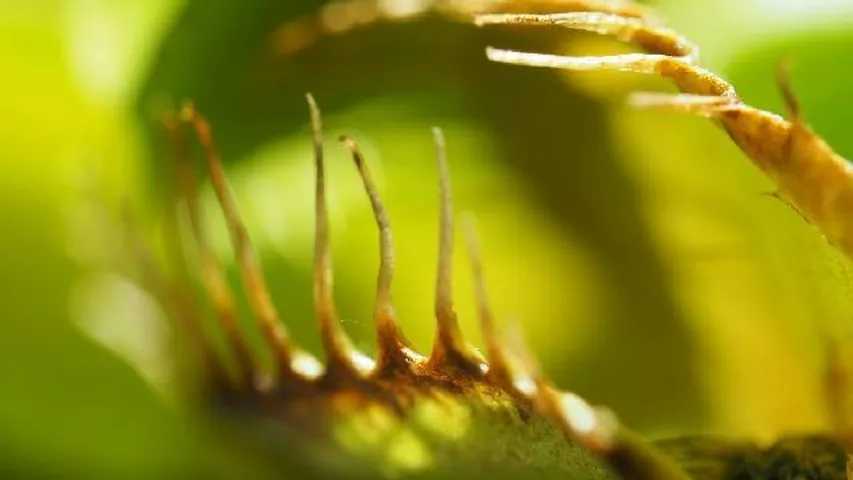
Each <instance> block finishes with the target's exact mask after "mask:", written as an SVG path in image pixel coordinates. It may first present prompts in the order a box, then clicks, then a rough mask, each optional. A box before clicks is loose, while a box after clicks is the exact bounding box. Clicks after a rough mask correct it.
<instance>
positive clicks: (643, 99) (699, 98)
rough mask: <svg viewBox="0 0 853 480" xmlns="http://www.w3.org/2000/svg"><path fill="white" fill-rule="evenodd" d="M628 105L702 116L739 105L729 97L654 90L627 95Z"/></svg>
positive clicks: (728, 109)
mask: <svg viewBox="0 0 853 480" xmlns="http://www.w3.org/2000/svg"><path fill="white" fill-rule="evenodd" d="M628 105H630V106H632V107H634V108H642V109H653V110H663V111H672V112H678V113H690V114H694V115H701V116H704V117H718V116H719V115H720V114H722V113H724V112H727V111H730V110H732V109H735V108H740V106H741V105H740V104H739V102H737V101H736V100H735V99H732V98H731V97H722V96H718V95H693V94H689V93H678V94H669V93H654V92H637V93H633V94H631V95H630V96H629V97H628Z"/></svg>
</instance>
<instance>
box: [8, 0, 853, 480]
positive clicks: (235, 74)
mask: <svg viewBox="0 0 853 480" xmlns="http://www.w3.org/2000/svg"><path fill="white" fill-rule="evenodd" d="M321 4H322V2H317V1H308V0H289V1H287V2H275V1H266V0H252V1H245V2H226V1H213V2H209V1H195V0H145V1H108V0H63V1H46V0H38V1H23V0H7V1H5V2H3V3H2V4H0V58H2V59H3V67H2V68H3V75H2V76H0V92H2V93H0V112H3V115H2V117H0V145H2V148H0V165H2V170H0V172H2V175H0V229H1V230H0V231H2V235H0V248H2V254H0V274H2V277H0V305H2V307H0V312H2V316H3V319H2V321H3V332H4V333H3V335H0V476H2V477H4V478H42V477H45V478H48V477H49V478H102V477H103V478H170V477H177V478H186V477H194V476H200V475H203V476H205V477H206V478H234V477H235V476H237V475H242V476H246V475H248V476H251V477H252V478H267V477H270V478H273V477H274V475H275V469H274V468H273V467H272V466H271V465H270V464H269V463H268V461H267V460H266V459H265V458H264V457H263V456H262V455H260V454H258V453H257V452H252V451H247V449H245V448H243V447H242V446H241V445H239V444H237V443H236V442H234V441H231V440H229V439H228V438H227V436H223V435H219V434H218V432H216V431H215V429H212V428H210V427H204V426H201V425H200V423H203V422H199V421H198V418H197V416H196V414H195V413H194V409H193V407H192V405H191V404H189V403H187V402H185V401H183V400H182V398H183V396H182V394H181V392H182V388H181V386H182V385H185V384H186V379H182V378H180V377H176V375H175V374H174V371H175V368H174V367H175V365H176V364H180V363H181V362H182V361H183V360H182V357H184V356H185V355H186V351H185V349H184V350H182V349H181V348H180V345H176V344H175V343H174V342H173V337H174V335H173V328H172V325H171V323H170V322H169V320H168V318H167V316H166V315H165V313H164V310H163V307H162V306H160V305H158V303H157V302H156V301H155V300H154V298H153V297H152V296H151V295H150V294H149V293H148V292H146V291H145V289H144V288H142V286H141V285H140V283H139V281H138V280H137V279H136V278H135V277H134V276H133V275H132V274H131V273H130V270H131V269H130V268H128V265H129V264H130V263H132V260H131V259H130V258H129V254H128V248H127V245H126V236H125V235H123V231H122V218H125V217H123V214H122V212H123V211H129V212H132V218H133V221H134V223H135V224H137V225H138V226H139V229H140V231H141V235H142V236H143V237H144V238H146V239H147V240H148V241H149V242H150V243H151V245H153V246H154V247H155V248H156V247H159V246H160V245H161V243H162V241H161V240H162V237H163V232H164V230H165V228H164V220H163V210H164V209H166V208H169V207H170V204H169V199H170V191H171V189H172V180H171V172H170V164H169V161H170V160H169V157H168V155H169V153H168V150H167V149H166V147H165V143H164V136H163V132H162V131H161V129H160V125H159V123H158V119H159V115H160V114H162V112H163V111H165V110H166V109H169V108H174V107H175V106H176V105H178V104H179V103H180V102H181V101H183V100H185V99H193V100H194V101H195V102H196V103H197V105H198V107H199V109H200V110H201V111H203V112H204V113H206V114H207V115H208V116H209V117H210V119H211V122H212V124H213V126H214V129H215V134H216V136H217V140H218V143H219V144H220V146H221V149H222V152H223V156H224V158H225V161H226V162H227V169H228V174H229V176H230V178H231V180H232V182H233V186H234V190H235V193H236V195H237V197H238V199H239V204H240V207H241V210H242V212H243V214H244V216H245V218H246V221H247V223H248V226H249V229H250V231H251V234H252V237H253V240H254V242H255V244H256V246H257V248H258V250H259V252H260V255H261V258H262V260H263V264H264V267H265V271H266V273H267V275H268V280H269V283H270V284H271V288H272V290H273V293H274V297H275V301H276V303H277V305H278V306H279V308H280V309H281V311H282V312H283V315H282V316H283V317H284V319H285V322H286V323H287V325H288V327H289V328H290V329H291V330H292V331H293V334H294V336H295V337H296V338H297V339H298V341H299V342H300V343H301V344H303V345H304V346H306V347H307V348H308V349H310V350H312V351H314V352H316V353H317V354H321V352H320V350H319V339H318V336H317V334H316V327H315V324H314V321H313V319H312V316H311V311H312V307H311V298H312V297H311V291H310V278H311V277H310V275H311V273H310V268H311V255H312V252H311V248H312V235H313V224H312V221H313V220H312V209H313V199H312V172H313V167H312V163H311V149H310V143H309V137H308V132H307V113H306V106H305V105H304V100H303V95H304V93H305V92H306V91H312V92H313V93H314V94H315V96H316V97H317V99H318V101H319V102H320V105H321V107H322V108H323V109H324V112H325V114H326V124H327V137H326V138H327V142H326V147H327V150H328V152H329V157H330V158H329V168H330V175H329V176H330V178H329V181H330V190H331V197H332V198H331V199H330V201H331V215H332V222H333V223H332V228H333V238H332V241H333V248H334V258H335V266H336V275H337V276H336V288H337V292H336V293H337V299H338V302H339V309H340V311H341V313H342V316H343V317H344V319H345V320H344V321H345V327H346V329H347V330H348V331H349V332H350V333H351V335H352V336H353V337H354V339H355V341H356V343H357V345H358V346H359V347H360V348H362V349H363V350H365V351H373V349H374V344H373V334H372V328H373V326H372V322H371V320H370V316H371V311H372V299H373V288H374V280H375V271H376V267H377V264H378V255H377V248H376V233H375V231H374V229H373V221H372V218H371V216H370V209H369V204H368V201H367V199H366V198H365V197H364V195H363V193H362V187H361V185H360V183H359V180H358V177H357V175H356V173H355V170H354V169H353V168H352V165H351V163H350V162H349V160H348V158H347V156H346V155H345V154H344V151H343V150H342V149H341V148H340V146H339V145H338V144H337V142H336V141H335V138H336V137H337V135H338V134H341V133H348V134H351V135H353V136H354V137H355V138H356V139H357V140H358V141H359V142H360V143H361V145H362V147H363V149H364V151H365V153H366V156H367V157H368V162H369V163H370V165H371V167H372V168H373V170H374V172H375V175H376V177H377V179H378V181H379V184H380V188H381V191H382V194H383V196H384V199H385V201H386V203H387V205H388V208H389V211H390V215H391V221H392V224H393V226H394V229H395V235H396V246H397V250H398V275H397V278H396V280H395V286H394V296H395V300H396V305H397V308H398V311H399V314H400V319H401V322H402V324H403V326H404V329H405V331H406V333H407V334H408V335H409V337H410V338H411V339H412V340H413V341H414V343H415V345H416V346H417V347H418V349H419V350H421V351H428V350H429V346H430V341H431V339H432V332H433V329H432V328H433V327H432V314H431V309H432V288H433V283H434V267H435V256H436V245H435V240H436V236H437V231H436V230H437V221H436V219H437V205H436V204H437V191H436V188H437V187H436V175H435V170H434V157H433V146H432V144H431V136H430V132H429V127H431V126H433V125H439V126H441V127H443V128H444V130H445V132H446V135H447V138H448V143H449V155H450V159H451V169H452V173H453V182H454V187H455V194H456V207H457V210H458V211H470V212H473V213H474V215H475V216H476V218H477V223H478V226H479V230H480V233H481V236H482V238H483V244H484V245H483V249H484V256H485V261H486V267H487V272H486V276H487V280H488V283H489V287H490V289H491V292H492V297H493V299H494V304H495V308H496V310H497V312H499V316H500V318H501V321H502V322H503V323H511V324H518V325H520V326H521V330H522V331H523V332H524V336H525V338H526V340H527V342H528V343H529V345H530V347H531V350H532V351H533V352H535V353H536V355H537V357H538V358H539V359H540V360H541V362H542V365H543V368H544V369H545V370H546V371H547V372H548V373H549V374H550V375H551V376H552V377H553V378H554V379H555V380H556V381H557V383H558V384H559V385H561V386H563V387H567V388H572V389H574V390H576V391H578V392H579V393H581V394H582V395H584V396H585V397H587V398H589V399H590V400H592V401H594V402H595V403H601V404H605V405H608V406H610V407H612V408H613V409H614V410H615V411H616V412H618V413H619V415H620V417H621V418H622V419H623V420H624V421H625V422H626V423H628V424H630V425H632V426H634V427H636V428H638V429H639V430H641V431H642V432H644V433H646V434H648V435H649V436H651V437H662V436H669V435H678V434H685V433H716V434H724V435H730V436H744V437H749V438H754V439H757V440H759V441H768V440H771V439H773V438H775V437H777V436H779V435H781V434H784V433H792V432H802V431H812V430H823V429H827V428H830V427H831V419H830V417H829V415H828V413H827V412H828V411H827V406H826V398H825V383H824V378H825V372H826V357H827V351H828V347H827V346H828V345H830V344H839V345H842V346H843V345H844V344H845V343H846V342H848V341H849V339H850V336H851V335H850V334H851V331H853V318H851V315H853V304H851V289H850V287H851V282H850V271H849V267H848V265H847V263H846V262H845V261H844V260H843V259H842V258H841V257H840V256H839V255H838V254H836V253H835V252H834V251H832V249H831V248H829V247H828V246H827V245H826V242H825V241H824V240H823V239H822V238H821V237H820V236H819V234H818V233H817V232H816V231H815V230H814V229H813V228H812V227H810V226H809V225H808V224H806V223H805V222H804V221H803V220H802V219H801V218H800V217H799V216H798V215H797V214H796V213H795V212H794V211H793V210H792V209H791V208H789V207H788V206H786V205H785V204H783V203H782V202H780V201H778V200H777V199H775V198H773V197H772V195H769V194H770V193H772V190H773V187H772V185H771V184H770V183H769V182H768V181H767V180H765V179H764V178H762V177H761V175H760V174H759V173H758V171H757V170H756V169H755V168H753V167H752V166H751V165H750V164H749V163H748V160H747V159H746V157H745V156H744V155H743V154H742V153H740V152H739V151H738V150H737V149H736V148H735V147H734V146H733V145H732V144H731V142H730V141H729V140H728V139H727V138H726V136H725V135H724V133H723V132H721V131H720V130H718V129H716V128H715V127H714V126H713V124H711V123H710V122H708V121H704V120H701V119H695V118H688V117H683V116H677V115H670V114H663V113H650V112H637V111H632V110H630V109H628V108H626V107H625V106H624V97H625V95H626V94H627V93H628V92H630V91H632V90H637V89H661V90H671V87H669V86H668V85H666V84H665V83H663V82H661V81H658V80H655V79H649V78H643V77H639V76H634V75H627V74H563V73H560V72H552V71H544V70H527V69H522V68H518V67H510V66H502V65H492V64H489V63H487V62H486V60H485V58H484V56H483V48H484V47H485V46H486V45H488V44H494V45H498V46H509V47H516V48H534V49H537V50H548V51H558V52H566V53H575V54H588V53H607V52H619V51H624V50H625V49H626V48H628V47H626V46H624V45H619V44H617V43H615V42H612V41H609V40H606V39H602V38H599V37H595V36H591V35H580V34H568V33H566V32H559V31H545V32H538V31H532V30H502V29H495V30H477V29H474V28H472V27H470V26H467V25H463V24H460V23H454V22H449V21H446V20H442V19H439V18H438V17H427V18H426V19H423V20H411V21H405V22H400V23H395V24H381V25H377V26H371V27H364V28H358V29H355V30H353V31H351V32H348V33H345V34H340V35H332V36H329V37H328V38H322V39H318V40H317V41H316V42H314V43H312V44H310V45H306V46H304V47H303V48H301V49H299V50H298V51H291V50H289V49H288V48H286V45H283V44H282V41H283V40H282V35H281V27H282V26H283V25H287V24H288V23H289V22H292V21H294V20H296V19H299V18H302V17H303V16H304V15H307V14H310V13H311V12H314V11H316V10H317V9H318V7H319V6H320V5H321ZM654 7H655V8H656V9H657V10H658V11H659V12H660V13H661V15H662V16H663V17H664V18H666V19H667V20H668V22H669V23H670V24H671V25H672V26H674V27H675V28H677V29H678V30H679V31H681V32H683V33H685V34H686V35H688V36H689V37H690V38H692V39H693V40H694V41H696V42H697V43H699V45H701V46H702V47H703V58H704V61H705V63H706V64H707V65H708V66H710V67H711V68H713V69H715V70H717V71H719V72H721V73H722V74H723V75H724V76H725V77H726V78H728V79H730V80H732V81H733V83H734V84H735V85H736V86H737V87H738V89H739V91H740V93H741V95H742V96H743V97H744V99H745V100H746V101H747V102H749V103H751V104H753V105H755V106H759V107H763V108H767V109H770V110H773V111H781V103H780V101H779V99H778V95H777V93H776V90H775V87H774V81H773V75H774V70H775V66H776V64H777V62H778V61H780V60H781V59H785V58H790V59H791V60H792V61H793V65H794V70H793V81H794V85H795V88H796V90H797V91H798V93H799V94H800V96H801V97H802V102H803V106H804V111H805V112H806V117H807V118H808V120H809V122H810V123H811V124H812V125H813V126H814V127H815V128H816V130H817V131H818V132H820V133H821V134H822V135H823V136H825V138H827V139H828V141H829V142H830V143H831V144H832V145H833V146H834V147H836V149H837V150H838V151H839V153H841V154H842V155H845V156H847V157H848V158H850V157H851V156H853V136H851V135H850V125H851V124H853V93H851V91H850V89H849V88H848V85H849V81H848V78H849V76H850V75H853V62H851V60H850V59H851V58H853V3H850V2H848V1H844V0H820V1H807V0H794V1H791V0H737V1H735V0H718V1H713V2H703V1H699V0H677V1H676V0H661V1H658V2H654ZM203 200H204V202H203V204H204V205H205V206H206V207H207V208H206V211H207V212H208V214H209V215H207V217H206V219H207V222H206V224H207V226H208V227H209V230H210V232H211V236H212V241H213V244H214V247H215V249H216V251H217V252H218V254H219V255H220V256H221V258H223V259H224V260H225V262H226V265H227V266H228V268H229V272H230V273H231V277H232V280H233V281H234V284H235V285H237V277H236V275H235V272H234V265H233V261H232V260H231V258H232V257H231V252H230V248H229V245H228V241H227V236H226V234H225V233H226V232H225V229H224V226H223V225H222V223H221V221H220V220H219V219H218V218H217V216H216V215H215V212H216V208H215V203H214V202H213V197H212V195H211V192H210V191H209V190H208V189H207V188H206V187H205V189H203ZM459 247H460V248H459V249H458V250H459V252H460V255H459V257H460V258H459V259H458V262H457V263H458V267H457V280H458V281H457V283H456V295H457V303H458V305H457V307H458V311H459V314H460V318H461V321H462V324H463V329H464V331H465V332H466V334H467V335H468V336H469V337H470V338H471V340H472V342H474V343H475V344H479V342H480V337H479V333H478V331H477V327H476V318H475V315H474V308H473V305H472V302H471V296H472V295H471V288H470V282H469V276H468V274H467V270H466V269H465V258H464V255H461V253H463V251H464V250H463V248H461V247H462V244H461V242H460V245H459ZM160 260H162V261H163V262H164V263H165V268H166V270H167V271H170V265H169V264H168V257H165V256H164V257H162V258H161V259H160ZM246 329H247V331H248V332H249V333H250V335H253V338H257V333H256V332H254V330H253V327H252V326H251V324H250V323H249V322H248V321H247V322H246Z"/></svg>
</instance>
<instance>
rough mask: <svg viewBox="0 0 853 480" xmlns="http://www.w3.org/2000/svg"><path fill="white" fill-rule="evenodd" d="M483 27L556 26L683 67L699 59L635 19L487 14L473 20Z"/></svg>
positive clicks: (664, 32)
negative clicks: (601, 37) (677, 61)
mask: <svg viewBox="0 0 853 480" xmlns="http://www.w3.org/2000/svg"><path fill="white" fill-rule="evenodd" d="M475 22H476V24H477V25H478V26H483V25H534V26H542V25H556V26H561V27H565V28H569V29H572V30H582V31H586V32H592V33H597V34H600V35H609V36H612V37H615V38H617V39H619V40H620V41H623V42H630V43H634V44H636V45H638V46H640V47H641V48H644V49H645V50H647V51H649V52H652V53H655V54H661V55H665V56H668V57H672V58H677V59H680V60H682V61H684V62H685V63H694V62H696V61H697V60H698V59H699V48H698V47H697V46H696V45H694V44H693V43H692V42H690V41H689V40H687V39H686V38H684V37H682V36H681V35H679V34H677V33H676V32H674V31H672V30H669V29H666V28H662V27H657V26H653V25H649V24H648V23H646V22H644V21H642V20H640V19H637V18H628V17H624V16H621V15H613V14H608V13H600V12H571V13H554V14H544V15H537V14H513V13H507V14H487V15H478V16H477V17H476V18H475Z"/></svg>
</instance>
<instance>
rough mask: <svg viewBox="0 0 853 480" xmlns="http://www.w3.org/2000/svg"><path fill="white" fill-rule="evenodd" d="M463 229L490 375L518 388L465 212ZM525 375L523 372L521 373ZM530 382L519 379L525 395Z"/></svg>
mask: <svg viewBox="0 0 853 480" xmlns="http://www.w3.org/2000/svg"><path fill="white" fill-rule="evenodd" d="M462 225H463V227H464V228H463V230H464V231H465V240H466V242H465V243H466V245H467V247H468V258H469V260H470V262H471V274H472V277H473V283H474V295H475V297H476V300H477V313H478V314H479V316H480V328H481V330H482V332H483V341H484V342H485V344H486V354H487V356H488V359H489V376H490V377H492V379H494V380H495V381H496V382H498V383H499V384H501V385H502V386H504V387H506V388H511V389H513V390H516V391H519V389H517V388H516V385H515V377H516V374H515V372H513V368H512V365H511V361H510V359H509V355H508V352H507V351H506V349H505V348H504V346H503V344H502V343H501V339H500V338H498V332H497V327H496V326H495V320H494V313H493V312H492V307H491V304H490V302H489V296H488V292H487V291H486V282H485V280H484V278H483V263H482V255H481V250H480V240H479V237H478V235H477V228H476V226H475V225H474V218H473V216H471V215H467V216H466V217H465V218H464V219H463V222H462ZM522 376H524V375H522ZM531 384H532V382H524V381H522V382H521V387H522V388H521V391H519V393H523V394H524V395H525V396H527V395H528V392H530V390H531V389H530V388H527V387H528V386H529V385H531Z"/></svg>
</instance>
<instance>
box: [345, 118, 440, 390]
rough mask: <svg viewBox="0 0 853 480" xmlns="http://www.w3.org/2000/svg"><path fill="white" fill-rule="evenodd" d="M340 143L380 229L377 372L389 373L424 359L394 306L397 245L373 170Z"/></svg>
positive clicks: (353, 144) (356, 152) (351, 142)
mask: <svg viewBox="0 0 853 480" xmlns="http://www.w3.org/2000/svg"><path fill="white" fill-rule="evenodd" d="M340 141H341V142H343V143H344V145H346V147H347V148H348V149H349V150H350V153H352V158H353V162H354V163H355V166H356V168H357V169H358V173H359V175H360V176H361V180H362V183H363V184H364V190H365V192H366V193H367V196H368V198H369V199H370V206H371V208H372V209H373V216H374V218H375V219H376V226H377V227H378V228H379V253H380V255H379V274H378V278H377V281H376V285H377V286H376V305H375V307H374V318H375V321H376V332H377V339H378V344H379V355H378V357H379V358H378V360H377V363H378V365H379V366H378V367H377V370H378V371H380V372H384V373H389V372H390V371H391V370H395V369H397V368H399V367H405V366H407V365H411V364H413V363H421V362H422V361H423V360H424V358H423V356H421V355H420V354H418V353H416V352H415V351H414V350H412V349H411V347H410V346H409V342H408V341H407V340H406V339H405V337H404V336H403V334H402V333H401V332H400V327H399V325H398V324H397V319H396V313H395V311H394V305H393V304H392V302H391V280H392V279H393V277H394V243H393V234H392V231H391V223H390V221H389V220H388V213H387V212H386V211H385V206H384V205H383V204H382V200H381V199H380V197H379V191H378V190H377V188H376V185H375V184H374V183H373V178H372V177H371V175H370V170H369V169H368V168H367V163H366V162H365V161H364V156H363V155H362V153H361V150H360V149H359V148H358V144H357V143H356V142H355V140H353V139H352V138H350V137H348V136H346V135H344V136H341V137H340Z"/></svg>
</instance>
